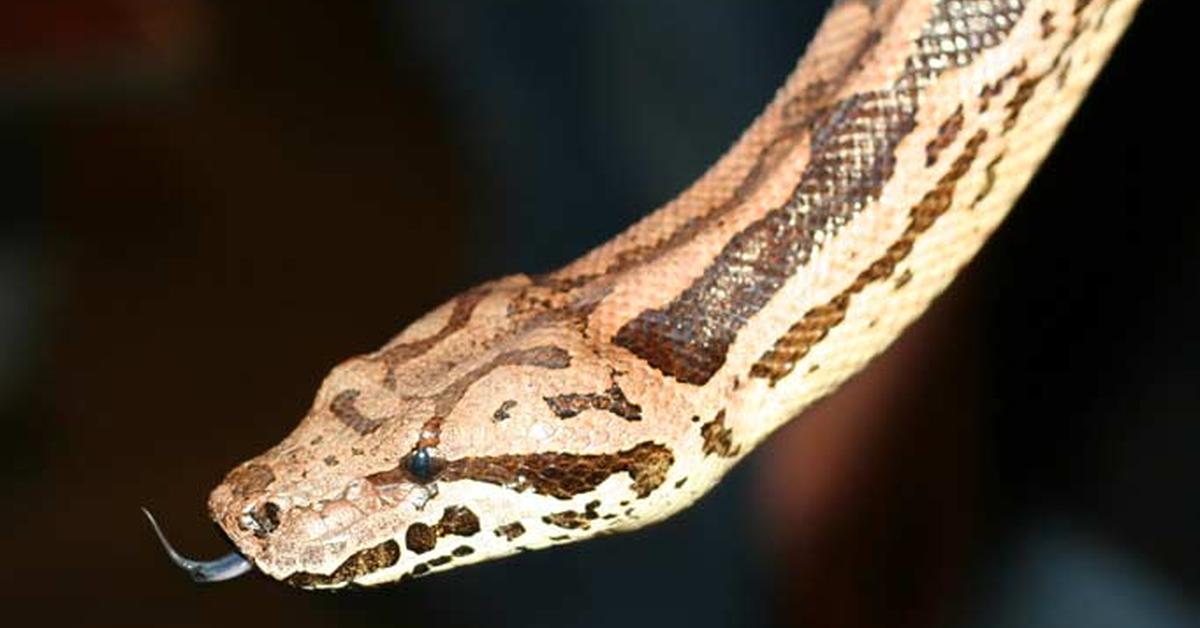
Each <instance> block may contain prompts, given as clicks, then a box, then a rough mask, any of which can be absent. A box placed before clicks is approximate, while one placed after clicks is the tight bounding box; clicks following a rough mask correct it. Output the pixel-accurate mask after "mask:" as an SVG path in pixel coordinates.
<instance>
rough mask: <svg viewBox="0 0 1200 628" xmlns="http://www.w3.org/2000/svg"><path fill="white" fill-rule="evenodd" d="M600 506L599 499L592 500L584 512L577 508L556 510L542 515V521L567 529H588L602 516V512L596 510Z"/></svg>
mask: <svg viewBox="0 0 1200 628" xmlns="http://www.w3.org/2000/svg"><path fill="white" fill-rule="evenodd" d="M599 507H600V502H599V500H596V501H591V502H588V503H587V505H586V506H584V509H583V512H579V511H575V510H567V511H563V512H556V513H552V514H549V515H546V516H545V517H542V521H544V522H546V523H548V524H550V525H552V526H557V527H560V528H565V529H567V530H587V529H588V528H590V527H591V525H592V522H593V521H595V520H596V519H599V518H600V513H598V512H596V509H597V508H599Z"/></svg>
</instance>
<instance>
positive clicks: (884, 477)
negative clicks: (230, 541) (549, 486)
mask: <svg viewBox="0 0 1200 628" xmlns="http://www.w3.org/2000/svg"><path fill="white" fill-rule="evenodd" d="M1188 4H1190V3H1184V2H1160V1H1156V0H1149V1H1148V2H1146V6H1145V7H1143V9H1142V11H1141V14H1140V15H1139V17H1138V19H1137V21H1136V22H1135V23H1134V24H1133V27H1132V28H1131V30H1130V32H1129V33H1128V36H1127V38H1126V40H1125V41H1124V42H1123V43H1122V44H1121V45H1120V47H1119V48H1118V50H1117V53H1116V55H1115V58H1114V60H1113V62H1112V63H1111V65H1110V66H1109V67H1108V68H1107V69H1106V70H1105V72H1104V74H1103V75H1102V76H1101V77H1100V79H1099V81H1098V83H1097V84H1096V87H1095V90H1094V92H1093V94H1092V95H1091V97H1090V98H1089V100H1088V101H1087V102H1086V103H1085V104H1084V107H1083V109H1082V110H1081V112H1080V114H1079V115H1078V117H1077V118H1076V119H1075V120H1074V122H1073V123H1072V125H1071V127H1070V128H1069V129H1068V131H1067V133H1066V135H1065V136H1064V137H1063V139H1062V141H1061V142H1060V144H1059V146H1058V147H1057V148H1056V150H1055V152H1054V153H1053V154H1052V155H1051V157H1050V159H1049V161H1048V162H1047V163H1046V166H1045V168H1044V169H1043V170H1042V172H1041V174H1040V175H1039V176H1038V177H1037V179H1036V180H1035V181H1034V183H1033V185H1032V187H1031V188H1030V190H1029V191H1028V192H1027V193H1026V195H1025V196H1024V198H1023V199H1022V200H1021V202H1020V204H1019V205H1018V206H1017V208H1016V209H1015V211H1014V213H1013V215H1012V217H1011V218H1010V219H1009V220H1008V222H1007V223H1006V224H1005V225H1004V226H1003V227H1002V228H1001V229H1000V231H999V232H998V233H997V234H996V236H995V238H994V239H993V240H992V242H991V243H990V244H989V245H988V246H987V247H986V249H985V250H984V252H983V254H982V255H981V256H980V258H979V259H978V260H977V261H976V262H975V263H973V264H972V266H971V267H970V268H969V269H968V271H967V272H966V273H965V274H964V276H963V277H962V278H961V279H960V280H959V281H957V282H956V283H955V285H954V286H953V288H952V289H951V291H950V292H949V293H948V294H947V295H946V296H945V297H943V298H942V299H940V300H939V301H938V302H937V304H936V305H935V306H934V308H933V309H932V310H931V312H930V314H929V315H928V316H927V317H926V318H924V319H922V322H921V323H919V324H918V325H917V326H915V327H914V328H913V329H912V330H911V331H910V333H908V334H906V335H905V337H904V338H903V339H902V340H901V341H900V342H899V343H897V345H896V346H895V347H894V348H893V349H892V350H890V351H889V352H888V353H887V354H885V355H884V356H883V357H882V358H881V359H879V360H877V361H876V362H875V363H874V364H873V365H872V367H871V368H870V369H868V370H867V371H866V372H865V373H864V374H863V375H862V376H860V377H858V378H856V379H855V380H854V381H853V382H852V383H851V384H850V385H849V386H848V387H847V388H846V389H844V390H843V391H842V392H841V393H840V394H838V395H837V396H835V397H832V398H830V399H829V400H827V401H825V402H823V403H822V404H820V405H819V407H817V408H816V409H814V410H813V411H811V412H810V413H808V415H806V416H805V417H804V418H802V419H800V420H797V421H794V422H793V423H792V424H791V425H789V426H788V427H787V428H785V429H784V430H782V431H781V432H780V433H779V434H778V435H777V436H776V437H774V438H773V439H772V440H771V441H770V442H769V443H768V444H767V445H766V446H764V447H763V448H762V449H761V450H760V451H758V452H756V453H755V455H754V456H752V457H751V458H750V459H749V460H748V461H747V462H746V463H744V464H743V465H741V466H740V467H739V468H738V469H736V470H735V472H734V473H732V474H731V476H730V477H729V478H728V481H727V482H725V483H723V484H722V485H721V486H720V487H718V488H717V489H716V490H715V491H714V492H713V493H712V494H711V495H710V496H708V497H707V498H706V499H705V500H703V501H702V502H701V503H700V505H699V506H697V507H696V508H694V509H692V510H689V511H687V512H686V513H684V514H682V515H680V516H678V517H676V518H674V519H672V520H670V521H668V522H666V523H664V524H661V525H659V526H656V527H653V528H651V529H648V530H645V531H643V532H639V533H635V534H630V535H625V536H621V537H613V538H606V539H602V540H598V541H595V542H591V543H585V544H581V545H576V546H569V547H564V548H559V549H555V550H550V551H545V552H536V553H533V554H526V555H522V556H519V557H516V558H513V559H509V560H505V561H501V562H496V563H491V564H486V565H481V566H477V567H471V568H469V569H465V570H459V571H454V572H451V573H450V574H446V575H439V576H435V577H430V578H426V579H422V580H418V581H415V582H411V583H407V584H405V585H404V586H402V587H400V588H392V589H385V590H380V591H355V592H349V593H342V594H336V595H328V594H313V593H306V592H301V591H295V590H292V589H290V588H288V587H286V586H284V585H281V584H278V583H275V582H273V581H270V580H268V579H266V578H263V577H261V576H253V577H247V578H244V579H241V580H238V581H235V582H231V583H226V584H223V585H219V586H208V587H199V586H196V585H193V584H192V583H191V582H190V581H188V579H187V578H186V577H185V576H184V574H182V573H179V572H178V571H177V570H176V569H175V568H174V567H172V566H171V565H170V564H169V563H168V562H167V560H166V559H165V558H164V556H163V555H162V552H161V551H160V549H159V547H158V546H157V544H156V542H155V541H154V539H153V538H152V536H151V534H150V531H149V529H148V527H147V526H146V524H145V521H143V520H142V519H141V515H140V513H139V512H138V506H140V505H142V504H146V505H149V506H151V507H152V508H153V509H154V510H155V511H156V512H157V513H158V514H159V515H160V518H161V519H162V520H163V521H164V523H165V525H166V527H167V530H168V532H169V533H170V534H171V535H172V537H173V538H174V540H175V541H176V543H177V545H178V546H179V547H181V548H182V549H183V550H184V551H186V552H187V553H190V554H193V555H197V556H200V557H206V556H215V555H217V554H219V553H223V552H225V551H227V545H226V544H225V542H224V540H223V539H222V538H221V537H220V536H219V534H218V533H217V532H216V531H215V529H214V527H213V526H212V525H211V524H209V523H208V522H207V520H206V519H205V514H204V503H205V499H206V496H207V493H208V491H209V489H210V488H211V487H212V486H214V485H215V484H216V483H217V482H218V481H219V480H220V479H221V477H222V476H223V474H224V473H225V472H226V471H227V470H228V469H230V468H231V467H232V466H233V465H235V464H236V463H238V462H239V461H241V460H243V459H245V458H247V457H250V456H252V455H254V454H256V453H258V452H259V451H261V450H263V449H265V448H266V447H268V446H270V445H271V444H273V443H274V442H276V441H277V440H278V439H279V438H281V437H282V436H283V435H284V434H285V433H286V432H287V431H289V430H290V429H291V427H292V426H293V425H294V424H295V422H296V421H297V420H298V419H299V418H300V417H301V415H302V414H303V413H304V412H305V410H306V409H307V407H308V404H309V402H310V400H311V396H312V394H313V392H314V391H315V389H316V386H317V384H318V382H319V381H320V379H321V378H322V377H323V375H324V374H325V372H326V371H327V369H328V368H329V367H331V366H332V365H333V364H335V363H336V362H338V361H340V360H341V359H343V358H345V357H347V356H349V355H352V354H356V353H361V352H365V351H368V350H371V349H373V348H375V347H377V346H378V345H380V344H382V343H383V342H384V341H385V340H386V339H387V338H388V337H390V336H391V334H393V333H394V332H395V331H396V330H398V329H400V328H401V326H402V325H404V324H405V323H406V322H408V321H411V320H412V319H413V318H415V317H416V316H418V315H419V314H421V313H423V312H424V311H426V310H428V309H430V308H431V307H433V306H435V305H437V304H438V303H440V302H441V301H443V300H445V299H447V298H449V297H450V296H452V295H453V294H455V293H456V292H458V291H460V290H462V289H464V288H466V287H468V286H470V285H472V284H474V283H476V282H478V281H480V280H483V279H486V278H489V277H494V276H499V275H503V274H507V273H513V272H518V271H527V272H528V271H546V270H549V269H552V268H554V267H556V266H558V265H560V264H563V263H565V262H567V261H569V260H570V259H572V258H573V257H575V256H576V255H578V254H580V253H582V252H583V251H584V250H586V249H587V248H590V247H591V246H593V245H595V244H598V243H599V242H601V241H603V240H605V239H607V238H608V237H610V236H611V235H613V234H615V233H616V232H617V231H619V230H620V229H622V228H623V227H625V226H627V225H628V224H630V223H631V222H632V221H634V220H635V219H636V218H637V217H639V216H641V215H643V214H644V213H646V212H648V211H650V210H651V209H653V208H654V207H656V206H657V205H658V204H660V203H661V202H663V201H665V200H667V199H668V198H670V197H671V196H672V195H673V194H675V193H676V192H677V191H679V190H680V189H682V188H683V187H684V186H685V185H686V184H687V183H688V182H690V181H691V180H692V179H693V178H695V177H696V176H698V175H699V174H700V173H701V172H702V171H703V169H704V168H705V167H706V166H707V165H708V164H709V163H710V162H711V161H712V160H713V159H715V158H716V156H717V155H719V154H720V152H721V151H723V150H724V149H725V148H726V147H727V146H728V145H729V144H730V143H731V142H732V141H733V140H734V139H735V138H736V136H737V134H738V133H739V132H740V130H741V129H742V128H744V127H745V125H747V124H748V123H749V122H750V121H751V119H752V118H753V116H754V115H755V114H756V113H757V112H758V111H759V110H760V108H761V107H762V106H763V104H765V103H766V102H767V100H768V99H769V98H770V96H771V94H772V92H773V90H774V88H775V87H776V86H777V85H778V84H779V83H780V82H781V81H782V79H783V78H784V76H785V75H786V74H787V72H788V71H789V70H790V68H791V66H792V64H793V63H794V61H795V59H796V57H797V56H798V55H799V54H800V52H801V51H802V49H803V46H804V43H805V42H806V41H807V40H808V38H809V36H810V35H811V34H812V32H813V31H814V29H815V28H816V24H817V21H818V20H819V18H820V16H821V15H822V13H823V11H824V3H823V2H791V1H785V0H776V1H768V0H706V1H704V2H695V1H692V0H658V1H655V2H645V1H640V0H607V1H601V0H584V1H576V2H565V1H561V0H536V1H533V0H531V1H524V2H487V1H482V0H478V1H470V2H467V1H459V2H444V1H441V0H420V1H415V0H414V1H407V2H400V1H395V2H380V1H375V2H317V1H315V0H293V1H292V2H287V3H257V2H234V1H225V2H211V3H209V2H199V1H198V0H187V1H185V0H177V1H175V2H170V3H163V2H155V1H151V0H49V1H46V2H37V3H11V4H6V5H5V7H4V8H3V9H0V182H2V183H3V186H2V188H0V190H2V195H0V211H2V216H3V220H2V221H0V421H2V423H0V428H2V429H3V435H4V436H3V438H2V439H0V448H2V449H0V477H2V479H0V488H2V490H3V493H2V495H3V501H2V502H0V509H2V510H0V513H2V514H3V521H4V529H3V535H2V538H3V540H4V545H3V556H4V560H3V562H2V563H0V591H2V593H0V595H2V596H3V599H4V612H5V623H6V624H7V623H8V622H9V621H10V620H12V621H16V620H18V619H20V618H23V620H24V621H37V622H38V623H39V624H46V623H50V624H54V623H65V624H67V625H98V626H99V625H193V626H230V627H232V626H238V625H254V626H270V625H289V626H294V627H299V626H319V625H346V626H421V625H435V626H439V627H445V628H450V627H456V626H464V627H465V626H480V625H488V626H597V627H599V626H620V627H622V628H634V627H636V626H664V625H670V626H674V625H686V626H690V627H693V628H703V627H709V626H711V627H717V626H846V627H858V626H950V627H964V628H965V627H987V628H991V627H995V628H1008V627H1017V626H1031V627H1035V628H1039V627H1058V626H1064V627H1065V626H1146V627H1175V626H1196V625H1200V611H1198V599H1200V598H1198V593H1200V574H1198V573H1197V567H1198V566H1200V543H1198V535H1197V530H1198V529H1200V512H1198V505H1200V495H1198V494H1197V478H1200V462H1198V458H1200V456H1197V455H1196V450H1197V447H1198V446H1200V421H1197V418H1198V417H1200V325H1197V322H1196V321H1197V320H1198V318H1200V282H1198V280H1197V275H1198V272H1200V256H1198V255H1197V253H1198V252H1200V214H1198V213H1197V211H1196V210H1197V204H1196V202H1195V199H1194V198H1193V197H1194V189H1195V186H1193V185H1191V184H1192V182H1193V179H1194V178H1195V174H1194V173H1193V172H1192V171H1191V169H1192V167H1194V165H1195V156H1194V146H1195V145H1196V143H1195V139H1196V136H1195V133H1194V132H1195V123H1194V118H1192V117H1190V116H1192V115H1193V114H1192V112H1191V109H1192V107H1191V105H1190V104H1186V103H1187V100H1186V97H1185V96H1184V91H1185V89H1186V88H1185V87H1183V86H1182V85H1181V84H1180V82H1181V81H1184V82H1186V81H1187V80H1190V74H1188V70H1187V69H1186V68H1187V67H1188V66H1189V65H1190V64H1191V62H1193V61H1194V60H1195V55H1194V52H1192V53H1188V52H1185V51H1186V50H1188V49H1189V47H1190V45H1191V44H1190V42H1189V40H1188V39H1187V38H1188V37H1190V38H1194V35H1186V36H1185V33H1184V32H1183V25H1185V24H1187V23H1189V21H1188V18H1187V17H1186V16H1184V15H1183V13H1184V11H1185V10H1186V8H1187V5H1188ZM1193 23H1194V22H1193ZM1160 68H1161V69H1160ZM9 625H16V624H9Z"/></svg>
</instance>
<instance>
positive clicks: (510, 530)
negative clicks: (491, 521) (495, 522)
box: [495, 521, 525, 541]
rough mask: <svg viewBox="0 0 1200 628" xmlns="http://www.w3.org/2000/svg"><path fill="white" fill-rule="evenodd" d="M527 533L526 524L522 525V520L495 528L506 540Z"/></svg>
mask: <svg viewBox="0 0 1200 628" xmlns="http://www.w3.org/2000/svg"><path fill="white" fill-rule="evenodd" d="M522 534H525V526H523V525H521V522H520V521H513V522H512V523H506V524H504V525H502V526H500V527H498V528H496V530H495V535H496V536H499V537H503V538H504V539H505V540H506V541H512V540H513V539H516V538H518V537H520V536H521V535H522Z"/></svg>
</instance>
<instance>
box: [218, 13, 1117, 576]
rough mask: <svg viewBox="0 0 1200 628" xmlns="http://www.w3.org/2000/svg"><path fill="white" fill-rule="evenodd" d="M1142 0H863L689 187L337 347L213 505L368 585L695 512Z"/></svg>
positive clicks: (252, 544)
mask: <svg viewBox="0 0 1200 628" xmlns="http://www.w3.org/2000/svg"><path fill="white" fill-rule="evenodd" d="M1137 5H1138V0H882V1H878V2H876V1H870V0H843V1H842V2H839V3H837V4H836V5H835V6H834V7H833V8H832V9H831V10H830V11H829V14H828V15H827V17H826V19H825V22H824V23H823V25H822V26H821V28H820V30H819V31H818V33H817V35H816V37H815V39H814V40H813V42H812V43H811V44H810V46H809V49H808V52H807V53H806V54H805V56H804V57H803V58H802V59H801V60H800V62H799V65H798V67H797V68H796V70H795V72H794V73H793V74H792V75H791V77H790V78H789V79H788V80H787V82H786V83H785V84H784V86H783V87H782V88H781V89H780V90H779V93H778V94H777V96H776V97H775V100H774V101H773V102H772V103H771V104H770V105H769V106H768V107H767V109H766V111H765V112H764V113H763V114H762V115H761V116H760V117H759V119H758V120H757V121H756V122H755V123H754V124H753V125H752V126H751V127H750V128H749V129H748V130H747V131H746V132H745V134H744V135H743V136H742V138H741V139H740V140H739V141H738V142H737V144H736V145H735V146H734V147H733V148H732V149H731V150H730V151H729V152H728V153H727V154H726V155H725V156H724V157H723V158H722V159H721V160H720V161H719V162H718V163H717V164H716V165H714V166H713V167H712V169H711V170H709V172H707V173H706V174H705V175H704V176H703V177H701V179H700V180H699V181H697V182H696V183H695V184H694V185H693V186H692V187H690V188H689V189H688V190H687V191H686V192H684V193H683V194H682V195H680V196H679V197H678V198H676V199H675V200H674V201H672V202H670V203H668V204H667V205H666V206H665V207H663V208H662V209H660V210H658V211H657V212H655V213H654V214H652V215H650V216H648V217H647V218H645V219H643V220H642V221H641V222H639V223H638V224H637V225H635V226H633V227H632V228H631V229H629V230H628V231H626V232H625V233H623V234H621V235H620V236H618V237H616V238H614V239H613V240H612V241H610V242H608V243H606V244H604V245H602V246H600V247H599V248H597V249H595V250H593V251H592V252H590V253H588V254H587V255H585V256H584V257H582V258H580V259H579V260H578V261H576V262H574V263H572V264H571V265H569V266H567V267H566V268H563V269H561V270H559V271H557V272H555V273H552V274H550V275H546V276H541V277H533V278H531V277H527V276H524V275H517V276H512V277H507V278H504V279H500V280H498V281H494V282H492V283H489V284H485V285H483V286H480V287H478V288H475V289H473V290H471V291H468V292H466V293H464V294H462V295H460V296H458V297H457V298H455V299H454V300H452V301H450V302H449V303H447V304H446V305H444V306H442V307H441V308H439V309H437V310H434V311H433V312H431V313H429V314H428V315H427V316H425V317H424V318H422V319H420V320H418V321H417V322H415V323H413V324H412V325H411V326H409V327H408V328H407V329H405V330H404V331H403V332H402V333H401V334H400V335H399V336H397V337H396V338H395V339H393V340H392V341H391V342H389V343H388V344H387V345H386V346H385V347H383V348H382V349H380V350H379V351H377V352H375V353H373V354H370V355H365V356H361V357H357V358H353V359H351V360H348V361H347V362H345V363H343V364H341V365H340V366H338V367H337V368H335V369H334V370H333V372H332V373H331V374H330V375H329V377H328V378H327V379H326V380H325V382H324V384H323V385H322V386H321V389H320V391H319V392H318V393H317V396H316V400H315V401H314V403H313V406H312V409H311V411H310V412H309V414H308V416H306V417H305V418H304V420H303V421H302V422H301V424H300V426H299V427H298V428H296V430H295V431H294V432H293V433H292V434H291V435H289V436H288V437H287V438H286V439H284V441H283V442H282V443H280V444H279V445H277V446H275V447H274V448H272V449H271V450H270V451H268V452H266V453H264V454H262V455H261V456H258V457H257V458H254V459H253V460H250V461H248V462H246V463H245V464H243V465H241V466H239V467H238V468H237V469H235V470H234V471H232V472H231V473H230V474H229V476H228V477H227V478H226V479H225V482H224V483H223V484H221V485H220V486H218V487H217V489H216V490H215V491H213V493H212V496H211V498H210V500H209V507H210V510H211V513H212V516H213V518H214V519H215V520H216V521H217V522H218V523H219V524H220V525H221V527H222V528H223V529H224V530H225V532H226V533H227V534H228V535H229V537H230V538H231V539H232V540H233V541H234V543H235V544H236V545H237V547H238V548H239V550H240V551H241V552H242V553H243V554H244V555H245V556H246V557H247V558H249V559H250V560H251V561H253V563H254V565H255V566H257V567H258V568H259V569H260V570H262V571H263V572H265V573H267V574H269V575H271V576H273V577H276V578H280V579H286V580H288V581H289V582H291V583H293V584H296V585H299V586H305V587H314V588H325V587H338V586H343V585H346V584H350V583H356V584H364V585H372V584H379V583H384V582H389V581H394V580H397V579H400V578H402V577H405V576H408V575H422V574H425V573H429V572H432V571H437V570H443V569H448V568H451V567H456V566H460V565H465V564H468V563H472V562H476V561H480V560H487V559H492V558H497V557H501V556H505V555H508V554H512V553H514V552H517V551H521V550H527V549H535V548H540V547H544V546H548V545H552V544H556V543H566V542H572V541H578V540H583V539H587V538H591V537H593V536H595V535H597V534H602V533H612V532H620V531H625V530H632V529H634V528H638V527H641V526H643V525H646V524H648V523H651V522H653V521H657V520H660V519H662V518H664V517H667V516H669V515H671V514H672V513H675V512H678V511H679V510H681V509H683V508H685V507H687V506H688V505H690V504H691V503H693V502H694V501H695V500H696V499H697V498H699V497H700V496H701V495H703V494H704V493H705V492H706V491H707V490H708V489H709V488H711V487H712V486H713V485H714V484H715V483H716V482H717V481H718V480H719V479H720V478H721V477H722V475H723V474H724V473H725V472H726V471H728V470H729V468H730V467H731V466H732V465H733V464H735V463H736V462H737V461H738V460H739V459H740V458H741V457H742V456H745V455H746V454H748V453H749V452H750V451H751V450H752V449H753V448H754V447H755V445H757V444H758V443H759V442H761V441H762V439H764V438H765V437H766V436H767V435H768V434H770V433H771V432H772V431H773V430H775V429H776V428H777V427H779V426H780V425H781V424H783V423H785V422H786V421H788V420H789V419H790V418H791V417H793V416H795V415H796V414H797V413H798V412H800V411H801V410H803V409H804V408H805V407H806V406H808V405H810V404H811V403H812V402H813V401H815V400H817V399H819V398H820V397H822V396H824V395H825V394H827V393H829V392H830V391H832V390H833V389H834V388H835V387H837V386H838V385H839V384H840V383H841V382H843V381H844V380H845V379H846V378H847V377H849V376H850V375H852V374H853V373H854V372H856V371H857V370H859V369H860V368H861V367H862V366H863V365H864V364H865V363H866V362H867V361H868V360H869V359H870V358H871V357H872V356H874V355H875V354H877V353H878V352H879V351H881V350H882V349H884V348H885V347H886V346H887V345H888V344H889V343H890V342H891V341H892V340H894V339H895V338H896V336H897V335H899V334H900V332H901V331H902V330H903V329H904V328H905V326H907V325H908V324H909V323H910V322H912V321H913V319H915V318H916V317H917V316H918V315H919V314H920V313H921V312H922V311H924V309H925V308H926V306H927V305H928V304H929V302H930V300H931V299H932V298H933V297H935V296H936V295H937V294H938V293H939V292H940V291H941V290H942V289H944V288H945V287H946V285H947V284H948V283H949V282H950V280H951V279H952V278H953V277H954V275H955V274H956V273H957V271H958V270H959V268H961V267H962V265H963V264H965V263H966V262H967V261H968V260H969V259H970V258H971V257H972V256H973V255H974V254H975V252H976V251H977V250H978V249H979V247H980V246H981V245H982V244H983V242H984V240H985V239H986V238H987V236H988V235H989V234H990V233H991V232H992V230H993V229H994V228H995V227H996V225H997V224H998V223H999V222H1000V220H1001V219H1002V218H1003V217H1004V215H1005V213H1006V212H1007V211H1008V210H1009V208H1010V207H1011V206H1012V205H1013V203H1014V201H1015V199H1016V197H1017V196H1018V194H1020V192H1021V190H1022V189H1024V187H1025V185H1026V183H1027V182H1028V181H1029V179H1030V177H1031V176H1032V175H1033V173H1034V171H1035V170H1036V169H1037V166H1038V165H1039V164H1040V163H1041V161H1042V159H1043V158H1044V157H1045V155H1046V153H1047V151H1048V150H1049V149H1050V147H1051V145H1052V144H1053V142H1054V140H1055V139H1056V138H1057V137H1058V135H1059V133H1060V132H1061V130H1062V128H1063V126H1064V125H1065V124H1066V122H1067V120H1068V119H1069V118H1070V116H1071V114H1072V112H1073V111H1074V110H1075V108H1076V107H1077V106H1078V104H1079V103H1080V101H1081V100H1082V98H1083V95H1084V93H1085V91H1086V90H1087V88H1088V86H1089V85H1090V84H1091V81H1092V79H1093V78H1094V76H1095V74H1096V73H1097V72H1098V71H1099V69H1100V67H1101V65H1102V64H1103V62H1104V60H1105V59H1106V58H1107V57H1108V54H1109V52H1110V51H1111V49H1112V46H1113V45H1114V43H1115V42H1116V40H1117V39H1118V37H1119V36H1120V34H1121V33H1122V32H1123V31H1124V29H1125V26H1126V25H1127V23H1128V22H1129V20H1130V19H1131V17H1132V15H1133V12H1134V10H1135V9H1136V7H1137Z"/></svg>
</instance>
